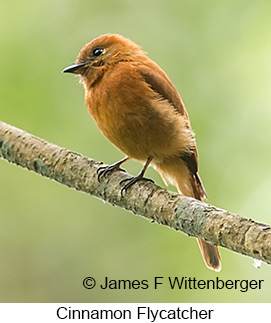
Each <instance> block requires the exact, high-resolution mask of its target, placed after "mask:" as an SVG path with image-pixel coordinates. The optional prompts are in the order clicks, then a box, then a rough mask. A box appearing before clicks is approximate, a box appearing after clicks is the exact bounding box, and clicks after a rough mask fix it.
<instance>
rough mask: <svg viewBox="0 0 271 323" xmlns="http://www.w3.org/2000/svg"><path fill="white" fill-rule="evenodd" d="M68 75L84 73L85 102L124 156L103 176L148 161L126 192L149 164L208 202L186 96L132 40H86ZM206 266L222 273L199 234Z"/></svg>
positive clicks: (107, 37)
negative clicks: (132, 162) (131, 163)
mask: <svg viewBox="0 0 271 323" xmlns="http://www.w3.org/2000/svg"><path fill="white" fill-rule="evenodd" d="M62 72H63V73H73V74H76V75H79V79H80V82H81V83H82V85H83V87H84V89H85V103H86V106H87V108H88V110H89V112H90V114H91V116H92V117H93V119H94V121H95V122H96V124H97V126H98V128H99V129H100V130H101V132H102V133H103V134H104V136H105V137H106V138H107V139H108V140H109V141H110V142H111V143H113V145H115V146H116V147H117V148H118V149H119V150H120V151H122V152H123V153H124V154H125V156H126V157H125V158H123V159H121V160H120V161H118V162H115V163H113V164H112V165H109V166H101V167H100V168H99V169H98V179H99V180H101V179H102V177H103V176H104V175H105V174H107V173H110V172H112V171H114V170H123V169H122V168H121V165H122V164H123V163H124V162H126V161H127V160H129V159H135V160H138V161H139V162H141V163H143V164H144V167H143V169H142V170H141V172H140V173H139V174H138V175H137V176H134V177H132V178H128V179H125V180H123V181H121V184H124V183H125V182H126V183H125V185H123V187H122V189H121V192H122V193H123V192H126V191H127V190H128V189H129V187H131V186H132V185H134V183H136V182H137V181H140V180H146V178H145V177H144V174H145V172H146V170H147V168H148V166H149V165H151V166H152V167H153V168H154V169H156V170H157V171H158V173H159V174H160V175H161V177H162V179H163V180H164V181H165V183H170V184H173V185H174V186H175V187H176V188H177V191H178V192H179V193H180V194H182V195H185V196H188V197H192V198H195V199H198V200H201V201H202V200H204V199H205V198H206V193H205V189H204V186H203V184H202V181H201V179H200V177H199V174H198V152H197V146H196V141H195V134H194V132H193V130H192V129H191V124H190V120H189V116H188V113H187V110H186V108H185V105H184V103H183V101H182V98H181V96H180V94H179V93H178V91H177V90H176V88H175V86H174V85H173V83H172V82H171V80H170V79H169V77H168V76H167V74H166V73H165V72H164V71H163V70H162V69H161V68H160V66H159V65H158V64H157V63H155V62H154V61H153V60H152V59H151V58H149V57H148V56H147V53H146V52H145V51H144V50H143V49H142V48H141V46H139V45H137V44H136V43H135V42H133V41H132V40H130V39H128V38H126V37H124V36H122V35H119V34H115V33H108V34H104V35H101V36H99V37H97V38H95V39H93V40H92V41H91V42H89V43H87V44H85V45H84V46H83V47H82V49H81V50H80V52H79V54H78V56H77V59H76V61H75V63H74V64H73V65H70V66H68V67H66V68H65V69H64V70H63V71H62ZM197 241H198V244H199V247H200V251H201V254H202V257H203V260H204V262H205V264H206V266H207V267H208V268H209V269H212V270H214V271H217V272H219V271H220V270H221V260H220V254H219V251H218V248H217V246H215V245H213V244H210V243H209V242H207V241H205V240H203V239H202V238H200V237H198V238H197Z"/></svg>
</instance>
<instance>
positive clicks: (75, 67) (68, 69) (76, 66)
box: [62, 62, 88, 74]
mask: <svg viewBox="0 0 271 323" xmlns="http://www.w3.org/2000/svg"><path fill="white" fill-rule="evenodd" d="M87 63H88V62H84V63H78V64H74V65H71V66H68V67H66V68H64V70H63V71H62V73H74V74H78V72H77V71H78V70H79V69H80V67H83V66H85V65H86V64H87Z"/></svg>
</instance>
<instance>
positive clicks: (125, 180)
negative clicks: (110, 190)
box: [120, 174, 154, 196]
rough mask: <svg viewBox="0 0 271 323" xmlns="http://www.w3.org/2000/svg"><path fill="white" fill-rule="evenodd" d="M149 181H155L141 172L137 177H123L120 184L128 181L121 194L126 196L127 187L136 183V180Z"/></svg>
mask: <svg viewBox="0 0 271 323" xmlns="http://www.w3.org/2000/svg"><path fill="white" fill-rule="evenodd" d="M142 180H143V181H148V182H152V183H154V181H153V180H152V179H149V178H145V177H143V176H141V174H139V175H138V176H135V177H129V178H125V179H123V180H122V181H120V185H121V184H123V183H124V182H127V181H128V183H126V184H125V185H124V186H123V187H122V189H121V190H120V194H121V196H124V194H125V193H126V192H127V189H128V188H129V187H131V186H132V185H134V184H135V183H136V182H138V181H142Z"/></svg>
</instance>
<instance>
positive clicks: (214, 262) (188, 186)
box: [156, 159, 221, 272]
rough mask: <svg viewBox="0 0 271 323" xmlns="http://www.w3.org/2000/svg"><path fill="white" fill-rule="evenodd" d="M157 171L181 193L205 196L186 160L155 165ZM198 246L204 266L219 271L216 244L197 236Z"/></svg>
mask: <svg viewBox="0 0 271 323" xmlns="http://www.w3.org/2000/svg"><path fill="white" fill-rule="evenodd" d="M156 168H157V171H158V172H159V173H160V175H161V176H162V178H163V179H165V180H166V181H169V182H170V183H172V184H173V185H175V186H176V188H177V189H178V192H179V193H180V194H182V195H185V196H188V197H193V198H196V199H198V200H201V201H202V200H203V199H204V198H205V197H206V194H205V190H204V187H203V184H202V182H201V180H200V177H199V175H198V173H197V172H195V173H194V174H193V173H192V172H191V170H190V169H189V168H188V167H187V165H186V162H185V161H183V160H181V159H178V160H176V159H174V161H173V160H172V161H171V163H164V164H160V165H156ZM197 240H198V244H199V248H200V251H201V254H202V257H203V260H204V262H205V264H206V266H207V267H208V268H209V269H212V270H214V271H217V272H219V271H220V270H221V261H220V255H219V251H218V248H217V246H214V245H212V244H210V243H208V242H206V241H205V240H203V239H201V238H197Z"/></svg>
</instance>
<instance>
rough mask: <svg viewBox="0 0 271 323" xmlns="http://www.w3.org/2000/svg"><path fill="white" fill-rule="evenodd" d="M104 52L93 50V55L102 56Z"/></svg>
mask: <svg viewBox="0 0 271 323" xmlns="http://www.w3.org/2000/svg"><path fill="white" fill-rule="evenodd" d="M103 52H104V50H103V49H102V48H95V49H93V52H92V54H93V55H94V56H101V55H102V54H103Z"/></svg>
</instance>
